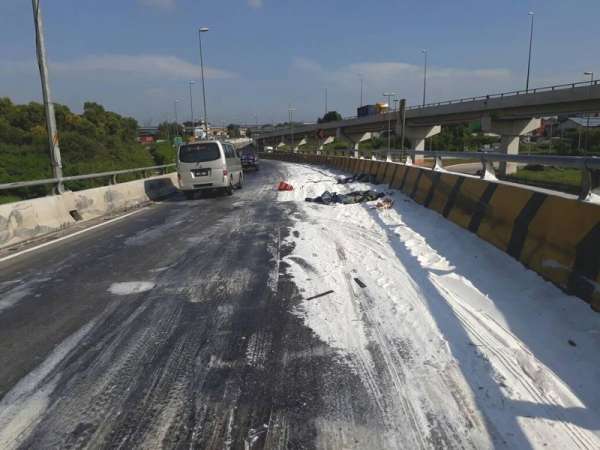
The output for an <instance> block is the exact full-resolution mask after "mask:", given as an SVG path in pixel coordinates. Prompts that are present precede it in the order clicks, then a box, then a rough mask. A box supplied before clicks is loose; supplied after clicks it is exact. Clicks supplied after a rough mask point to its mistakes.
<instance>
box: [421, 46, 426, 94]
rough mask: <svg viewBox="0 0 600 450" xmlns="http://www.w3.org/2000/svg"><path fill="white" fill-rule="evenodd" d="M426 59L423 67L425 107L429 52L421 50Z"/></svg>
mask: <svg viewBox="0 0 600 450" xmlns="http://www.w3.org/2000/svg"><path fill="white" fill-rule="evenodd" d="M421 53H423V55H424V57H425V64H424V66H423V106H425V100H426V99H427V50H426V49H423V50H421Z"/></svg>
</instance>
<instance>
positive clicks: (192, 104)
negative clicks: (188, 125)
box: [189, 80, 195, 134]
mask: <svg viewBox="0 0 600 450" xmlns="http://www.w3.org/2000/svg"><path fill="white" fill-rule="evenodd" d="M194 83H195V81H193V80H190V81H189V84H190V114H191V118H190V120H191V122H192V134H194V99H193V97H192V85H193V84H194Z"/></svg>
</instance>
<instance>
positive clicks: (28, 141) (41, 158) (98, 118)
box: [0, 98, 175, 202]
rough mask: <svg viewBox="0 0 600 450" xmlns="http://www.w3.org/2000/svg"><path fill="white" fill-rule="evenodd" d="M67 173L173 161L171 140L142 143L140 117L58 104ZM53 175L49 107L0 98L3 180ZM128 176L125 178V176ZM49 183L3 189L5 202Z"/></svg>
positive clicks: (83, 184) (43, 190)
mask: <svg viewBox="0 0 600 450" xmlns="http://www.w3.org/2000/svg"><path fill="white" fill-rule="evenodd" d="M55 110H56V121H57V127H58V131H59V136H60V149H61V155H62V163H63V172H64V175H65V176H70V175H81V174H87V173H96V172H107V171H111V170H121V169H132V168H137V167H145V166H153V165H159V164H168V163H170V162H173V161H174V158H175V152H174V150H173V149H171V148H170V145H169V144H168V143H165V144H157V145H155V146H144V145H141V144H139V143H138V142H137V140H136V138H137V128H138V123H137V121H136V120H135V119H132V118H129V117H123V116H120V115H119V114H116V113H114V112H110V111H106V110H105V109H104V107H102V106H101V105H99V104H97V103H92V102H87V103H85V104H84V107H83V113H82V114H76V113H73V112H72V111H71V110H70V109H69V108H68V107H66V106H64V105H59V104H56V105H55ZM43 178H52V170H51V166H50V158H49V150H48V137H47V132H46V119H45V114H44V107H43V105H41V104H39V103H35V102H32V103H29V104H27V105H16V104H14V103H12V102H11V100H10V99H8V98H0V183H10V182H14V181H25V180H36V179H43ZM124 179H125V178H124ZM105 183H106V180H86V181H78V182H70V183H69V184H68V187H69V189H73V190H77V189H85V188H89V187H94V186H99V185H102V184H105ZM49 189H50V187H49V186H37V187H31V188H23V189H16V190H11V191H4V192H0V202H7V201H15V200H19V199H25V198H32V197H36V196H40V195H45V194H47V193H48V191H49Z"/></svg>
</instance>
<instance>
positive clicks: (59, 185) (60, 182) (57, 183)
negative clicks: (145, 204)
mask: <svg viewBox="0 0 600 450" xmlns="http://www.w3.org/2000/svg"><path fill="white" fill-rule="evenodd" d="M171 167H175V164H164V165H162V166H150V167H139V168H136V169H125V170H113V171H111V172H100V173H90V174H86V175H75V176H70V177H63V178H60V179H59V178H46V179H43V180H30V181H15V182H13V183H4V184H0V191H5V190H9V189H19V188H26V187H32V186H47V185H52V186H53V191H54V192H55V193H60V192H63V191H64V183H65V182H69V181H80V180H91V179H94V178H109V179H110V180H109V183H110V184H116V183H117V176H119V175H125V174H131V173H142V175H143V177H144V178H146V177H147V176H148V174H150V173H156V172H158V173H161V174H165V173H168V171H169V168H171Z"/></svg>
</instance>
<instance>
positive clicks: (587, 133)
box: [583, 72, 594, 153]
mask: <svg viewBox="0 0 600 450" xmlns="http://www.w3.org/2000/svg"><path fill="white" fill-rule="evenodd" d="M583 74H584V75H588V76H589V77H590V88H591V87H592V83H593V82H594V72H583ZM589 136H590V113H589V112H588V113H587V126H586V129H585V151H586V152H588V153H589V152H590V146H589V142H590V138H589Z"/></svg>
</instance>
